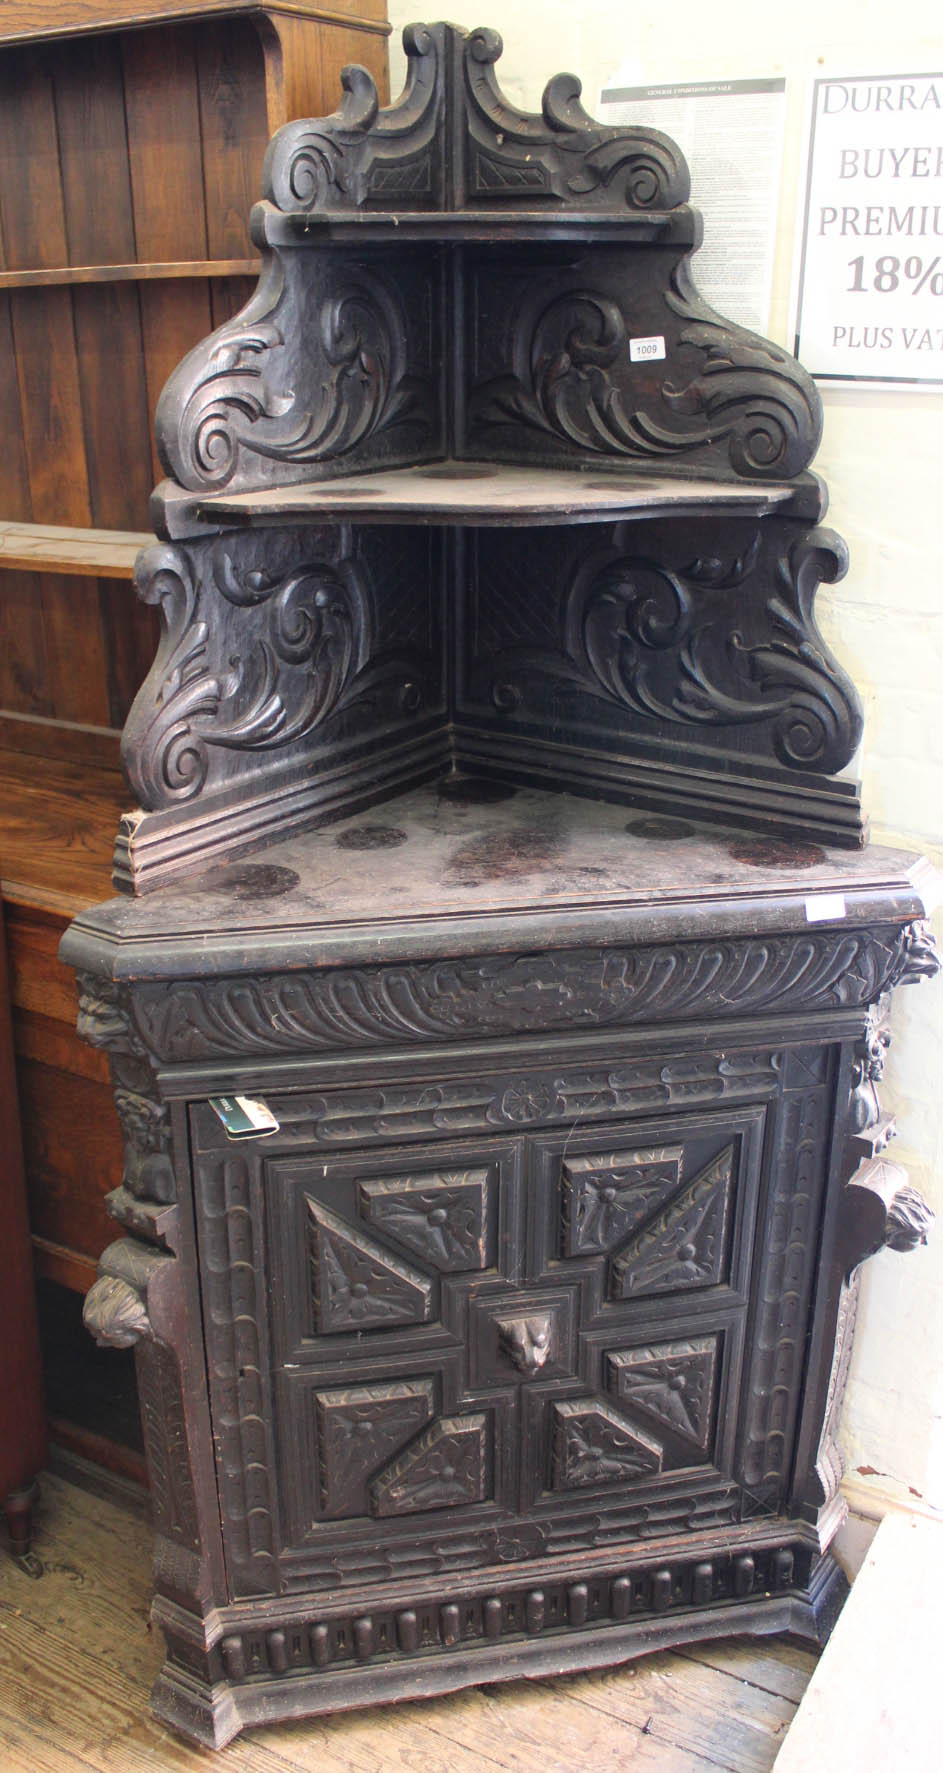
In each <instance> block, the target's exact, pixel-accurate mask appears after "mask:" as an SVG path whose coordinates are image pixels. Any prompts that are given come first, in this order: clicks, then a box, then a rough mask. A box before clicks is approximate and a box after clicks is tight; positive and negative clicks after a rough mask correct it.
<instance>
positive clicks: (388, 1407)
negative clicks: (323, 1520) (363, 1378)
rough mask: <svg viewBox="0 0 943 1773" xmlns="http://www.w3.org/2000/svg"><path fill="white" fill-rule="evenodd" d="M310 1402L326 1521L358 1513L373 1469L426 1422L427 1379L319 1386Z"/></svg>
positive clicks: (431, 1405)
mask: <svg viewBox="0 0 943 1773" xmlns="http://www.w3.org/2000/svg"><path fill="white" fill-rule="evenodd" d="M315 1403H316V1406H317V1422H318V1460H319V1467H320V1478H321V1507H322V1511H323V1513H324V1515H325V1516H326V1517H327V1518H328V1519H332V1520H337V1519H339V1518H341V1517H342V1516H344V1515H364V1514H366V1513H367V1511H368V1505H367V1485H368V1483H369V1480H370V1478H371V1477H372V1476H373V1473H374V1472H375V1471H376V1470H377V1468H378V1466H381V1465H384V1464H385V1463H386V1461H387V1460H388V1459H391V1458H392V1457H393V1454H394V1453H398V1452H399V1450H400V1448H401V1447H402V1446H403V1445H404V1443H405V1442H406V1441H410V1440H412V1439H413V1436H414V1435H416V1434H418V1432H419V1430H420V1429H421V1428H424V1427H425V1424H426V1423H427V1422H428V1421H429V1418H430V1417H431V1415H432V1412H433V1409H434V1397H433V1386H432V1380H431V1379H414V1380H409V1381H400V1382H398V1383H394V1384H390V1385H354V1386H351V1387H350V1389H349V1390H347V1391H321V1392H318V1393H317V1395H316V1398H315Z"/></svg>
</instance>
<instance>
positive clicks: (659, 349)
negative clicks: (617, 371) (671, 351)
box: [629, 333, 665, 363]
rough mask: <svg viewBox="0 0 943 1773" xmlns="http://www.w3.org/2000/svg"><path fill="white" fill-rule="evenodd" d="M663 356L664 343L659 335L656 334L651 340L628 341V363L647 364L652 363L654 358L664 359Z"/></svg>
mask: <svg viewBox="0 0 943 1773" xmlns="http://www.w3.org/2000/svg"><path fill="white" fill-rule="evenodd" d="M664 355H665V341H664V339H663V338H662V335H661V333H657V334H656V335H655V337H654V338H651V339H630V340H629V362H630V363H649V362H653V361H654V360H655V359H656V358H659V357H664Z"/></svg>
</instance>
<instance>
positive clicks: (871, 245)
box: [793, 74, 943, 387]
mask: <svg viewBox="0 0 943 1773" xmlns="http://www.w3.org/2000/svg"><path fill="white" fill-rule="evenodd" d="M794 312H795V343H794V347H793V348H794V350H795V354H796V356H797V357H798V358H799V359H800V361H801V362H802V363H803V364H804V365H805V367H806V369H807V370H809V372H810V373H811V374H812V375H813V376H815V377H816V379H817V380H819V381H823V382H835V383H839V384H841V383H855V382H867V383H869V384H872V385H878V386H887V385H893V386H895V387H901V386H917V387H921V386H926V387H934V386H936V387H939V386H941V385H943V74H909V75H901V74H894V75H887V74H869V75H866V76H865V75H859V76H855V77H849V78H847V79H842V80H839V79H833V78H829V79H827V80H826V79H823V80H816V81H815V82H814V83H813V90H812V102H811V121H810V128H809V147H808V164H807V169H806V181H805V206H804V213H803V219H802V240H801V251H800V255H799V266H798V276H797V282H796V288H795V292H794Z"/></svg>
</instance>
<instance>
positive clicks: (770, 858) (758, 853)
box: [727, 837, 825, 868]
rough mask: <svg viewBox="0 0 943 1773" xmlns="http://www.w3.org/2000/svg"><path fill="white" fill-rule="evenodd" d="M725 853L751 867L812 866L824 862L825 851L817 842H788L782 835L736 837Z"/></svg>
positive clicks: (735, 860)
mask: <svg viewBox="0 0 943 1773" xmlns="http://www.w3.org/2000/svg"><path fill="white" fill-rule="evenodd" d="M727 854H728V856H730V857H731V859H732V860H733V861H734V862H746V863H747V864H748V865H749V866H750V867H751V868H814V867H815V865H816V863H817V862H824V860H825V851H824V850H823V849H822V848H821V846H820V845H819V844H817V843H789V841H788V840H787V839H786V838H782V837H752V838H742V839H738V841H737V842H736V843H730V844H728V845H727Z"/></svg>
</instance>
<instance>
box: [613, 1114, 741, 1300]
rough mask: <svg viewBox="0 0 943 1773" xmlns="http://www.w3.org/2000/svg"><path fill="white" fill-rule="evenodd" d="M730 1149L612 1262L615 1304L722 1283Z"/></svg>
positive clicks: (730, 1159)
mask: <svg viewBox="0 0 943 1773" xmlns="http://www.w3.org/2000/svg"><path fill="white" fill-rule="evenodd" d="M733 1164H734V1148H733V1146H732V1145H727V1146H725V1148H724V1150H723V1151H721V1152H719V1153H718V1154H717V1156H716V1157H714V1158H712V1160H711V1162H710V1163H709V1164H707V1165H705V1167H704V1169H703V1170H701V1171H700V1172H699V1174H698V1175H696V1176H695V1177H694V1180H693V1181H692V1182H689V1184H688V1186H687V1187H686V1188H685V1189H684V1190H683V1192H682V1193H681V1194H680V1195H678V1197H677V1199H676V1200H674V1201H672V1202H671V1204H670V1205H669V1206H668V1207H666V1208H665V1210H664V1212H662V1213H660V1214H659V1215H658V1217H657V1218H656V1219H655V1220H653V1222H652V1223H651V1224H649V1225H646V1226H645V1227H644V1229H643V1230H642V1231H640V1232H639V1233H638V1234H637V1236H635V1237H634V1238H632V1240H631V1241H630V1242H629V1243H628V1244H626V1245H625V1247H624V1248H623V1249H622V1250H620V1251H619V1253H618V1255H617V1256H614V1257H613V1259H612V1264H611V1270H610V1280H609V1292H610V1297H611V1298H613V1299H636V1298H639V1297H640V1296H643V1295H646V1294H649V1293H664V1292H677V1291H682V1290H687V1289H689V1288H692V1287H709V1286H717V1285H718V1284H719V1282H720V1281H721V1280H722V1278H723V1270H724V1259H725V1253H726V1244H727V1222H728V1219H729V1216H730V1202H731V1194H732V1188H733Z"/></svg>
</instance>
